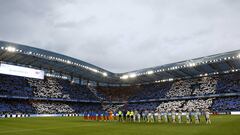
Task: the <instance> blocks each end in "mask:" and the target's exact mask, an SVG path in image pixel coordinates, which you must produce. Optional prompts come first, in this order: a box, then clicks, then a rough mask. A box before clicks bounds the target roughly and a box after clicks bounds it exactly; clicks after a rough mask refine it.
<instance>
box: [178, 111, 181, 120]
mask: <svg viewBox="0 0 240 135" xmlns="http://www.w3.org/2000/svg"><path fill="white" fill-rule="evenodd" d="M178 123H182V111H179V112H178Z"/></svg>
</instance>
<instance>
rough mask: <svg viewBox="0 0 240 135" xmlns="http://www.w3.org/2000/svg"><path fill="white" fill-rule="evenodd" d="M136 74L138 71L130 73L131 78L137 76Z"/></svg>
mask: <svg viewBox="0 0 240 135" xmlns="http://www.w3.org/2000/svg"><path fill="white" fill-rule="evenodd" d="M136 76H137V74H136V73H131V74H130V75H129V77H130V78H135V77H136Z"/></svg>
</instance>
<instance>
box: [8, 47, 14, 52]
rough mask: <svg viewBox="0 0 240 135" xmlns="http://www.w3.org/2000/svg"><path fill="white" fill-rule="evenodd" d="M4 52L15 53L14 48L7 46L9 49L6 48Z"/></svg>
mask: <svg viewBox="0 0 240 135" xmlns="http://www.w3.org/2000/svg"><path fill="white" fill-rule="evenodd" d="M6 50H7V51H9V52H15V51H16V48H15V47H12V46H9V47H7V48H6Z"/></svg>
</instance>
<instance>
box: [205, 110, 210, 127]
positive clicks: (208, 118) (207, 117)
mask: <svg viewBox="0 0 240 135" xmlns="http://www.w3.org/2000/svg"><path fill="white" fill-rule="evenodd" d="M205 119H206V123H207V124H211V120H210V112H209V110H208V109H206V111H205Z"/></svg>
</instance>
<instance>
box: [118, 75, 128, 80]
mask: <svg viewBox="0 0 240 135" xmlns="http://www.w3.org/2000/svg"><path fill="white" fill-rule="evenodd" d="M120 79H128V75H123V76H121V77H120Z"/></svg>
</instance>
